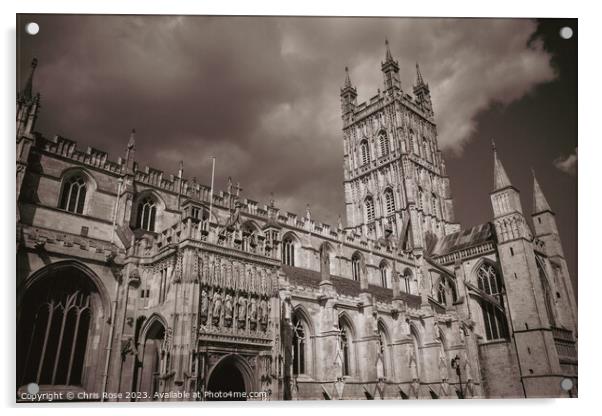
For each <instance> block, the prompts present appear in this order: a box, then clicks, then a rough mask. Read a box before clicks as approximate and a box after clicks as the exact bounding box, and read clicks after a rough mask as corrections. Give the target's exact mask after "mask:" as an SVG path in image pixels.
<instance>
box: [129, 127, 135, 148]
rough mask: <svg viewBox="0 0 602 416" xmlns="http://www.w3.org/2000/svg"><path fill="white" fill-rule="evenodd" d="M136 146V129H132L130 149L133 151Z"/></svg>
mask: <svg viewBox="0 0 602 416" xmlns="http://www.w3.org/2000/svg"><path fill="white" fill-rule="evenodd" d="M134 146H136V129H132V132H131V133H130V140H129V141H128V149H131V148H133V147H134Z"/></svg>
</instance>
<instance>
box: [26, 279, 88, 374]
mask: <svg viewBox="0 0 602 416" xmlns="http://www.w3.org/2000/svg"><path fill="white" fill-rule="evenodd" d="M94 293H95V292H93V291H92V285H91V284H90V282H89V280H88V279H87V277H86V276H85V275H83V274H82V273H80V272H79V271H77V270H72V269H68V270H64V271H63V270H62V271H61V273H60V274H59V273H58V272H56V274H54V275H52V276H49V277H47V278H45V280H44V281H42V282H41V283H39V284H38V285H37V286H34V287H32V288H31V289H29V291H28V292H27V293H26V294H25V298H24V300H23V305H24V306H25V309H24V310H23V312H22V315H21V319H20V322H19V326H18V339H19V346H18V348H17V351H18V358H19V359H18V362H19V364H20V371H19V372H18V374H19V377H20V380H19V384H20V385H23V384H27V383H30V382H35V383H37V384H47V385H70V386H81V385H82V384H83V375H84V367H85V361H86V355H87V352H88V349H89V348H90V345H88V340H89V339H91V335H90V326H91V323H92V322H93V318H94V313H93V312H94V311H93V300H92V297H93V295H94ZM21 354H22V355H21Z"/></svg>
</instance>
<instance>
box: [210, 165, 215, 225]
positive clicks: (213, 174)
mask: <svg viewBox="0 0 602 416" xmlns="http://www.w3.org/2000/svg"><path fill="white" fill-rule="evenodd" d="M210 159H211V160H212V164H211V191H209V223H211V211H212V210H213V181H214V179H215V156H211V157H210Z"/></svg>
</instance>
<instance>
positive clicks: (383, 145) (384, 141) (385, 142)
mask: <svg viewBox="0 0 602 416" xmlns="http://www.w3.org/2000/svg"><path fill="white" fill-rule="evenodd" d="M379 142H380V154H381V155H382V156H384V155H386V154H388V153H389V150H390V149H389V138H388V137H387V135H386V134H385V132H382V133H381V134H380V136H379Z"/></svg>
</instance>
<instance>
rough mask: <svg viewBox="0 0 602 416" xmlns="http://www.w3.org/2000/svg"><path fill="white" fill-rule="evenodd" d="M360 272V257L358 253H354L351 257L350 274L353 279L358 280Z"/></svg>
mask: <svg viewBox="0 0 602 416" xmlns="http://www.w3.org/2000/svg"><path fill="white" fill-rule="evenodd" d="M361 272H362V258H361V256H360V255H359V253H355V254H354V255H353V256H352V257H351V276H352V277H353V280H355V281H359V280H360V277H361Z"/></svg>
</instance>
